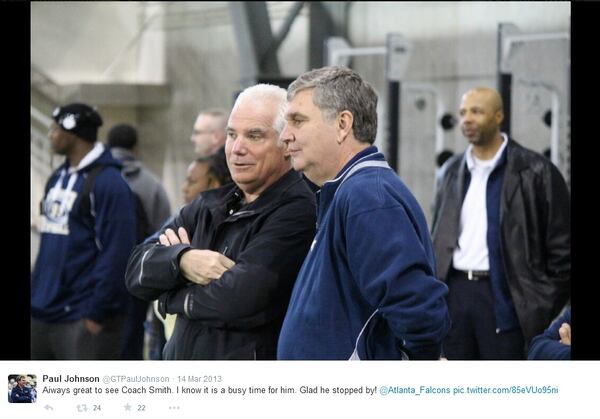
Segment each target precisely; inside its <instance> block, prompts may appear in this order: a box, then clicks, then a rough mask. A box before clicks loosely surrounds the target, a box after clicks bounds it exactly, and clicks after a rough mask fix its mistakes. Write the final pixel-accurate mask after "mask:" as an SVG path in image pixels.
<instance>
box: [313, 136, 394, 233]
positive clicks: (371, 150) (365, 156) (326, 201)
mask: <svg viewBox="0 0 600 419" xmlns="http://www.w3.org/2000/svg"><path fill="white" fill-rule="evenodd" d="M373 160H375V161H385V157H384V156H383V154H382V153H380V152H379V151H378V150H377V147H375V146H370V147H367V148H365V149H364V150H362V151H361V152H360V153H358V154H356V155H355V156H354V157H352V159H351V160H350V161H349V162H348V163H346V164H345V165H344V167H343V168H342V170H340V172H339V173H338V174H337V176H336V177H335V178H334V179H331V180H328V181H327V182H325V183H324V184H323V186H322V187H321V189H320V190H319V191H317V194H316V198H317V206H318V212H317V224H320V222H321V217H322V215H323V214H324V213H325V212H326V211H327V208H329V205H330V204H331V202H332V201H333V196H334V195H335V192H336V191H337V189H338V188H339V187H340V185H341V184H342V182H343V181H344V180H345V179H346V177H347V176H348V175H349V173H350V171H351V170H352V168H353V167H354V166H356V165H357V164H360V163H362V162H364V161H373Z"/></svg>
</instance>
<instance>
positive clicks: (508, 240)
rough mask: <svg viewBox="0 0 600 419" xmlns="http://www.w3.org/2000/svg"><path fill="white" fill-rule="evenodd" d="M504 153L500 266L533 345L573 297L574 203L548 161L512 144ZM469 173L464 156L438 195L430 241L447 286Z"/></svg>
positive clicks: (456, 159) (453, 164)
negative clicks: (571, 210)
mask: <svg viewBox="0 0 600 419" xmlns="http://www.w3.org/2000/svg"><path fill="white" fill-rule="evenodd" d="M506 153H507V154H506V165H507V166H506V171H505V174H504V182H503V185H502V192H501V197H500V242H501V253H502V264H503V265H502V266H503V267H504V273H505V276H506V281H507V282H508V287H509V290H510V294H511V297H512V299H513V302H514V305H515V310H516V312H517V317H518V318H519V324H520V325H521V330H522V332H523V335H524V337H525V342H526V343H529V342H530V341H531V339H533V337H535V336H536V335H539V334H540V333H542V332H543V331H544V330H545V329H546V327H547V326H548V325H549V324H550V322H551V321H552V319H554V318H555V317H556V316H557V315H558V313H559V312H560V310H561V309H562V308H563V307H564V305H565V303H566V302H567V300H568V299H569V297H570V294H571V214H570V198H569V191H568V189H567V185H566V184H565V181H564V179H563V177H562V175H561V174H560V172H559V171H558V169H557V168H556V167H555V166H554V165H553V164H552V163H551V162H550V161H549V160H547V159H546V158H545V157H543V156H542V155H540V154H537V153H534V152H533V151H531V150H528V149H526V148H525V147H523V146H521V145H519V144H518V143H517V142H515V141H513V140H511V139H509V141H508V144H507V150H506ZM466 170H468V169H467V168H466V162H465V155H464V153H463V154H462V155H460V156H456V157H454V158H453V160H452V161H450V162H449V163H448V168H447V170H446V172H445V175H444V179H443V181H442V183H441V185H440V188H439V190H438V192H437V194H436V200H435V207H434V219H433V229H432V236H433V246H434V248H435V253H436V260H437V272H438V275H439V277H440V279H441V280H443V281H445V280H446V276H447V274H448V271H449V269H450V266H451V264H452V254H453V252H454V249H455V248H456V245H457V243H458V237H459V223H460V211H461V207H462V203H463V199H464V195H465V192H466V191H464V186H463V185H464V177H465V171H466Z"/></svg>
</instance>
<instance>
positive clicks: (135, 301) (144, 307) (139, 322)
mask: <svg viewBox="0 0 600 419" xmlns="http://www.w3.org/2000/svg"><path fill="white" fill-rule="evenodd" d="M148 305H149V303H148V301H144V300H140V299H139V298H137V297H134V296H133V295H129V298H128V304H127V314H126V317H125V325H124V332H123V343H122V346H121V359H131V360H134V359H135V360H141V359H144V321H145V320H146V313H147V312H148Z"/></svg>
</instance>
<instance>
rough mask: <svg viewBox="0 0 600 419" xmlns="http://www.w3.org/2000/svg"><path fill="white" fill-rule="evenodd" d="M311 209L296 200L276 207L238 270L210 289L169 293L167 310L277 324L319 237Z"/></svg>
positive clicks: (246, 324) (165, 297) (199, 287)
mask: <svg viewBox="0 0 600 419" xmlns="http://www.w3.org/2000/svg"><path fill="white" fill-rule="evenodd" d="M308 206H311V204H310V203H309V201H307V200H295V201H292V202H290V203H288V204H284V205H282V206H280V207H279V208H277V209H275V210H274V211H273V212H272V213H271V214H270V215H269V218H268V220H267V221H266V222H265V223H263V225H262V227H261V228H260V229H259V230H258V231H257V232H256V234H254V236H253V237H252V238H251V240H250V242H249V243H248V245H247V246H246V248H245V249H244V250H243V251H242V252H241V253H240V255H239V256H238V258H237V260H236V261H235V262H236V264H235V266H234V267H233V268H231V269H230V270H228V271H227V272H225V273H224V274H223V275H222V276H221V278H220V279H218V280H216V281H213V282H211V283H210V284H208V285H196V284H194V285H191V286H189V287H185V288H180V289H178V290H174V291H170V292H168V293H166V294H164V295H163V296H162V297H161V300H162V301H163V302H164V303H165V309H166V311H167V312H169V313H177V314H181V315H185V316H186V317H187V318H189V319H194V320H199V319H202V320H207V321H215V320H216V321H221V322H226V323H227V324H228V325H235V326H237V327H240V328H244V327H256V326H258V325H260V324H265V323H267V322H269V321H272V320H273V314H275V313H274V311H276V312H278V314H282V313H281V312H282V311H285V309H286V308H287V304H288V302H289V296H290V293H291V290H292V287H293V284H294V282H295V280H296V276H297V273H298V270H299V269H300V266H301V264H302V262H303V261H304V257H305V256H306V253H307V252H308V248H309V246H310V243H311V241H312V239H313V237H314V233H315V210H314V206H313V207H308ZM249 318H252V320H251V321H246V320H248V319H249Z"/></svg>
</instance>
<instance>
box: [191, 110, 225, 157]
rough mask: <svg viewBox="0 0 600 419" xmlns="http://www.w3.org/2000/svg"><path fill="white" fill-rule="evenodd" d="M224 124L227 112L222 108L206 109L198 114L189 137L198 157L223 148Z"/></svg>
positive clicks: (206, 155)
mask: <svg viewBox="0 0 600 419" xmlns="http://www.w3.org/2000/svg"><path fill="white" fill-rule="evenodd" d="M226 125H227V112H226V111H225V110H223V109H206V110H203V111H202V112H200V113H199V114H198V117H197V118H196V121H195V122H194V128H193V130H192V136H191V137H190V141H191V142H192V144H194V151H195V152H196V154H197V155H198V157H208V156H210V155H212V154H215V153H216V152H217V151H218V150H219V149H221V148H223V146H224V145H225V137H226V135H225V127H226Z"/></svg>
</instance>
